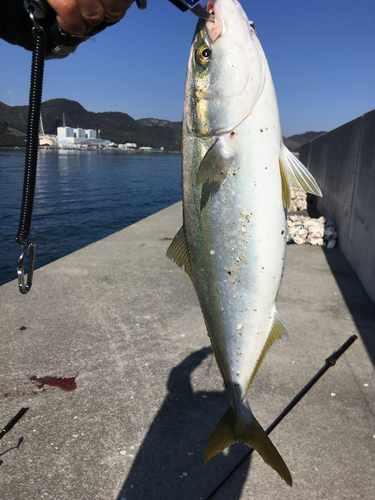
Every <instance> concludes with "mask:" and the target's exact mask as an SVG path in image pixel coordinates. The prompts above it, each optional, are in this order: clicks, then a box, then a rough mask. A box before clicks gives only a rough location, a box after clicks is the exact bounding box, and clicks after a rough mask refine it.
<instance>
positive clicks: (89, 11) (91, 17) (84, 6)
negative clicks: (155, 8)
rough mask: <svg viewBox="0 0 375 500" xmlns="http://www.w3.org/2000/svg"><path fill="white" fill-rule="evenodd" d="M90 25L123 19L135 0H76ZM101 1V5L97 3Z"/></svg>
mask: <svg viewBox="0 0 375 500" xmlns="http://www.w3.org/2000/svg"><path fill="white" fill-rule="evenodd" d="M76 1H77V4H78V5H79V7H80V9H81V13H82V16H83V18H84V19H85V22H86V24H87V25H88V26H96V25H97V24H100V23H101V22H102V21H106V22H109V23H113V22H117V21H120V19H122V18H123V17H124V15H125V13H126V11H127V10H128V8H129V7H130V5H131V4H132V3H133V0H95V1H93V0H76ZM98 3H99V5H97V4H98Z"/></svg>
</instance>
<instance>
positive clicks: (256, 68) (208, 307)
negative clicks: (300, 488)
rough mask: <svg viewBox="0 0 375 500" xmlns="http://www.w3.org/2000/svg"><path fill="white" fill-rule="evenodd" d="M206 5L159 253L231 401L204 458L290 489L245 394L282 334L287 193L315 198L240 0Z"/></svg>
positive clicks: (284, 333)
mask: <svg viewBox="0 0 375 500" xmlns="http://www.w3.org/2000/svg"><path fill="white" fill-rule="evenodd" d="M206 9H207V10H208V11H209V12H210V13H212V14H213V15H214V21H205V20H199V22H198V24H197V27H196V30H195V34H194V38H193V42H192V46H191V50H190V57H189V62H188V69H187V76H186V85H185V96H184V109H183V125H182V128H183V142H182V185H183V225H182V227H181V229H180V230H179V231H178V233H177V234H176V236H175V238H174V239H173V241H172V243H171V245H170V247H169V249H168V251H167V256H168V257H169V258H170V259H172V260H173V261H175V262H176V263H177V264H178V265H179V266H180V267H181V268H184V269H185V271H186V272H187V274H188V275H189V277H190V279H191V281H192V283H193V285H194V288H195V291H196V294H197V297H198V300H199V303H200V307H201V310H202V313H203V317H204V321H205V325H206V329H207V333H208V335H209V337H210V340H211V345H212V349H213V352H214V355H215V359H216V362H217V365H218V368H219V370H220V373H221V375H222V378H223V381H224V385H225V389H226V391H227V394H228V397H229V402H230V404H229V408H228V409H227V411H226V412H225V413H224V415H223V416H222V418H221V419H220V421H219V423H218V424H217V426H216V428H215V429H214V430H213V433H212V434H211V436H210V438H209V440H208V442H207V444H206V447H205V450H204V455H203V458H204V461H205V462H207V461H208V460H210V459H211V458H213V457H214V456H216V455H217V454H219V453H220V452H222V451H223V450H224V449H226V448H227V447H229V446H231V445H232V444H234V443H237V442H242V443H245V444H247V445H248V446H250V447H252V448H254V449H255V450H256V451H257V452H258V453H259V454H260V455H261V457H262V458H263V460H264V461H265V462H266V463H267V464H268V465H270V466H271V467H272V468H273V469H274V470H275V471H276V472H277V473H278V474H279V475H280V476H281V478H282V479H284V480H285V482H286V483H287V484H288V485H290V486H292V477H291V474H290V471H289V469H288V467H287V465H286V464H285V462H284V460H283V459H282V457H281V455H280V453H279V452H278V450H277V449H276V447H275V446H274V444H273V443H272V441H271V440H270V438H269V437H268V435H267V434H266V432H265V431H264V430H263V428H262V427H261V425H260V424H259V423H258V421H257V420H256V418H255V416H254V414H253V412H252V410H251V409H250V406H249V404H248V402H247V394H248V391H249V388H250V385H251V383H252V381H253V380H254V377H255V375H256V374H257V372H258V369H259V367H260V365H261V363H262V361H263V359H264V357H265V355H266V352H267V351H268V349H269V348H270V346H271V345H272V344H273V343H274V342H275V341H276V340H278V339H284V338H287V339H289V338H290V336H289V333H288V330H287V328H286V326H285V324H284V322H283V320H282V318H281V316H280V314H279V313H278V311H277V309H276V304H275V303H276V298H277V295H278V293H279V289H280V285H281V280H282V276H283V272H284V265H285V255H286V243H287V223H286V213H287V209H288V208H289V207H290V203H291V194H290V191H291V187H292V186H294V187H296V188H299V189H303V190H304V191H306V192H310V193H313V194H315V195H317V196H321V194H322V193H321V191H320V188H319V186H318V184H317V183H316V181H315V179H314V178H313V177H312V175H311V174H310V173H309V172H308V170H307V169H306V168H305V167H304V166H303V165H302V163H301V162H300V161H299V160H298V159H297V158H296V157H295V155H293V154H292V153H291V152H290V151H289V150H288V149H287V148H286V147H285V145H284V144H283V139H282V132H281V125H280V118H279V111H278V105H277V99H276V93H275V89H274V85H273V81H272V77H271V73H270V69H269V66H268V62H267V59H266V57H265V54H264V51H263V49H262V46H261V44H260V41H259V39H258V36H257V33H256V30H255V27H254V23H253V22H252V21H249V19H248V18H247V15H246V14H245V12H244V10H243V8H242V6H241V5H240V3H239V2H238V1H237V0H209V2H208V3H207V5H206Z"/></svg>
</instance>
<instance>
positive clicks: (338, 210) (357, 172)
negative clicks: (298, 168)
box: [300, 110, 375, 301]
mask: <svg viewBox="0 0 375 500" xmlns="http://www.w3.org/2000/svg"><path fill="white" fill-rule="evenodd" d="M300 159H301V161H302V162H303V163H304V164H305V165H306V166H307V167H308V169H309V170H310V171H311V173H312V174H313V175H314V177H315V179H316V180H317V181H318V183H319V186H320V187H321V190H322V192H323V198H316V200H315V202H316V206H317V208H318V210H319V212H320V213H322V214H324V215H325V216H326V217H327V218H328V220H333V221H334V222H335V224H336V225H337V227H338V235H339V237H338V243H339V246H340V248H341V250H342V252H343V254H344V255H345V257H346V258H347V259H348V261H349V262H350V264H351V266H352V267H353V269H354V271H355V272H356V274H357V276H358V277H359V280H360V281H361V283H362V284H363V286H364V287H365V289H366V291H367V293H368V294H369V296H370V297H371V299H372V300H373V301H375V252H374V248H375V110H373V111H370V112H369V113H366V114H364V115H362V116H360V117H359V118H357V119H355V120H353V121H351V122H349V123H346V124H345V125H342V126H341V127H338V128H337V129H335V130H332V131H331V132H328V133H326V134H324V135H321V136H320V137H317V138H316V139H314V140H312V141H310V142H309V143H307V144H305V145H303V146H302V147H301V148H300Z"/></svg>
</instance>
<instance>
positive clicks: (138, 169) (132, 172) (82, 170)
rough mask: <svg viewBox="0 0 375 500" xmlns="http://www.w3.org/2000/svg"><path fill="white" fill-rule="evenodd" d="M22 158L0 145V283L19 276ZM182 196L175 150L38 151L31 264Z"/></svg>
mask: <svg viewBox="0 0 375 500" xmlns="http://www.w3.org/2000/svg"><path fill="white" fill-rule="evenodd" d="M24 164H25V152H24V151H22V150H0V285H2V284H4V283H6V282H8V281H10V280H12V279H15V278H16V277H17V274H16V272H17V262H18V257H19V254H20V253H21V247H20V246H19V245H18V244H17V243H16V240H15V237H16V234H17V231H18V225H19V217H20V208H21V201H22V188H23V176H24ZM181 198H182V188H181V155H180V154H172V153H127V152H123V151H116V150H114V151H109V150H101V151H68V150H57V151H56V150H43V149H42V150H40V151H39V161H38V172H37V183H36V190H35V200H34V211H33V219H32V225H31V230H32V231H34V232H35V233H37V234H38V236H39V244H38V246H37V249H36V262H35V269H37V268H38V267H41V266H44V265H46V264H49V263H50V262H53V261H54V260H56V259H59V258H60V257H63V256H64V255H68V254H69V253H71V252H74V251H76V250H79V249H80V248H83V247H85V246H86V245H89V244H90V243H93V242H95V241H98V240H101V239H102V238H104V237H106V236H108V235H110V234H112V233H114V232H116V231H119V230H121V229H123V228H125V227H127V226H129V225H131V224H134V223H135V222H138V221H139V220H141V219H144V218H145V217H147V216H149V215H151V214H153V213H155V212H158V211H159V210H161V209H163V208H165V207H168V206H169V205H172V204H173V203H176V202H177V201H179V200H181ZM32 238H33V237H32V235H31V236H30V241H32Z"/></svg>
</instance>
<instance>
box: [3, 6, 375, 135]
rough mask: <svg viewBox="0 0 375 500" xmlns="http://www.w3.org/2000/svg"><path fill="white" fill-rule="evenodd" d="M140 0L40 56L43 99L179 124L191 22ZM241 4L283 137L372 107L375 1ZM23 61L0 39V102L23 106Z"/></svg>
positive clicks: (26, 67) (24, 56)
mask: <svg viewBox="0 0 375 500" xmlns="http://www.w3.org/2000/svg"><path fill="white" fill-rule="evenodd" d="M148 3H149V6H148V8H147V10H145V11H140V10H138V9H137V8H136V6H135V5H133V6H132V8H131V9H130V10H129V12H128V13H127V15H126V17H125V18H124V19H123V20H122V21H121V22H120V23H119V24H117V25H116V26H114V27H112V28H109V29H107V30H105V31H104V32H103V33H101V34H99V35H97V36H96V37H95V39H94V40H89V41H87V42H86V43H84V44H82V45H81V46H80V47H79V48H78V49H77V51H76V52H75V54H73V55H70V56H69V57H68V58H66V59H64V60H57V61H47V62H46V66H45V78H44V91H43V101H46V100H49V99H53V98H59V97H64V98H66V99H72V100H75V101H78V102H80V103H81V104H82V105H83V106H84V107H85V108H86V109H87V110H89V111H96V112H98V111H122V112H125V113H128V114H129V115H130V116H132V117H133V118H135V119H138V118H146V117H153V118H160V119H167V120H171V121H178V120H181V116H182V101H183V93H184V84H185V74H186V66H187V60H188V55H189V49H190V43H191V40H192V36H193V33H194V29H195V25H196V18H195V16H193V15H192V14H191V13H189V12H186V13H182V12H180V11H179V10H178V9H176V8H175V7H174V6H173V5H172V4H171V3H169V2H168V1H167V0H148ZM241 3H242V6H243V7H244V9H245V11H246V12H247V14H248V17H249V18H250V19H252V20H253V21H254V23H255V26H256V29H257V32H258V36H259V38H260V41H261V43H262V46H263V49H264V51H265V53H266V56H267V58H268V62H269V65H270V68H271V72H272V75H273V79H274V83H275V87H276V92H277V96H278V101H279V108H280V116H281V122H282V126H283V134H284V135H285V136H290V135H293V134H296V133H303V132H305V131H307V130H315V131H321V130H331V129H333V128H335V127H337V126H339V125H341V124H343V123H345V122H347V121H350V120H352V119H354V118H356V117H357V116H359V115H361V114H363V113H365V112H367V111H370V110H371V109H373V108H374V107H375V29H374V19H375V2H374V0H350V1H349V0H325V1H323V0H314V1H313V0H304V1H302V0H298V1H297V0H287V1H284V2H280V1H279V2H276V1H275V0H258V1H253V0H242V2H241ZM30 65H31V54H30V53H28V52H27V51H25V50H24V49H22V48H20V47H15V46H11V45H9V44H7V43H5V42H4V41H0V67H1V68H2V71H1V78H0V101H2V102H4V103H5V104H8V105H11V106H15V105H22V104H27V102H28V93H29V78H30ZM68 125H72V126H75V124H68Z"/></svg>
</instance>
